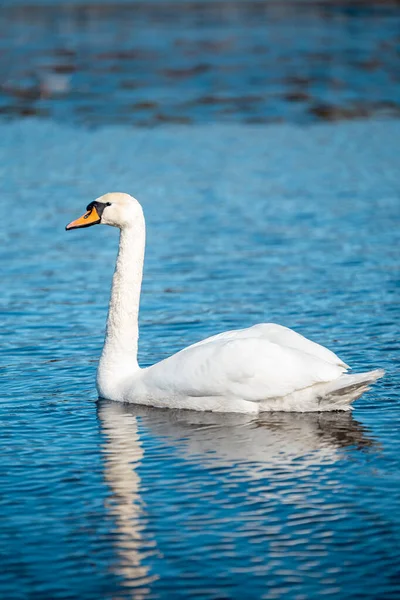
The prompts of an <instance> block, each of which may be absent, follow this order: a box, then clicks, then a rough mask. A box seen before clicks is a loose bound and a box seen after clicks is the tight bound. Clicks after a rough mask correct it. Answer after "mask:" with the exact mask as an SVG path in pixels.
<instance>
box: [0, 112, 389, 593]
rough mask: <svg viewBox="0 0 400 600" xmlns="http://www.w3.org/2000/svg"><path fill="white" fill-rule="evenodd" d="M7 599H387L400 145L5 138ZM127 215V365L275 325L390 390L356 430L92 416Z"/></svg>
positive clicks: (381, 137)
mask: <svg viewBox="0 0 400 600" xmlns="http://www.w3.org/2000/svg"><path fill="white" fill-rule="evenodd" d="M1 132H2V136H1V137H2V142H3V143H2V146H1V156H0V165H1V175H2V176H1V181H2V184H1V187H2V190H1V196H2V200H1V202H2V220H1V228H2V239H3V240H4V244H2V246H1V264H2V284H3V285H2V296H1V319H2V328H1V342H2V343H1V364H2V369H1V375H2V401H1V405H0V419H1V427H2V428H1V431H2V468H1V471H0V489H1V500H0V502H1V526H0V546H1V548H2V570H1V573H0V587H1V590H2V597H4V598H7V599H9V600H11V599H12V600H13V599H14V598H15V599H17V598H18V599H19V598H28V597H29V598H40V599H42V598H51V599H53V600H54V599H58V598H85V599H98V598H110V599H111V598H170V597H174V598H186V597H188V595H190V597H199V598H242V597H250V598H281V597H282V596H284V597H287V598H309V597H317V596H318V597H319V596H321V595H326V596H327V597H335V598H336V597H341V598H359V597H360V593H361V592H360V590H362V597H365V598H371V599H372V598H378V597H379V598H395V597H396V596H397V595H398V592H399V578H398V573H399V566H400V562H399V559H400V556H399V532H400V517H399V515H400V512H399V508H400V507H399V494H398V489H399V457H398V445H399V425H400V417H399V414H400V412H399V408H400V407H399V400H400V398H399V370H398V366H399V341H398V317H399V302H398V300H399V297H398V259H399V254H398V248H399V237H400V236H399V227H398V219H399V177H398V173H399V170H398V169H399V157H400V148H399V146H400V143H399V140H400V135H399V134H400V124H399V122H396V121H382V122H360V123H352V124H347V123H343V124H336V125H315V126H312V127H309V128H307V129H304V128H300V127H295V126H292V125H277V126H271V127H269V128H267V129H265V128H264V127H254V126H244V125H237V126H223V125H214V126H210V127H208V128H207V127H196V126H190V127H187V128H185V127H184V128H181V127H177V126H170V127H165V128H161V129H156V130H153V131H148V130H135V129H131V130H129V129H123V128H118V127H114V128H103V129H101V130H99V131H86V130H82V129H78V128H73V127H70V126H60V125H56V124H52V123H51V122H45V123H43V122H42V123H39V122H36V121H25V122H23V123H12V124H8V125H7V124H3V125H2V126H1ZM113 189H120V190H127V191H129V192H131V193H134V194H136V195H137V196H138V197H139V198H140V200H141V201H142V203H143V206H144V210H145V215H146V218H147V227H148V245H147V255H146V267H145V275H144V284H143V296H142V306H141V315H140V325H141V337H140V363H141V364H142V365H148V364H151V363H152V362H154V361H157V360H160V359H162V358H164V357H165V356H167V355H168V354H170V353H172V352H174V351H176V350H178V349H180V348H182V347H183V346H184V345H187V344H189V343H191V342H195V341H196V340H199V339H200V338H202V337H204V336H207V335H209V334H212V333H216V332H218V331H221V330H224V329H227V328H230V327H241V326H247V325H251V324H253V323H256V322H258V321H262V320H274V321H277V322H280V323H282V324H284V325H288V326H291V327H294V328H296V329H297V330H298V331H300V332H301V333H303V334H306V335H308V336H310V337H311V338H312V339H315V340H316V341H318V342H322V343H324V344H326V345H327V346H328V347H330V348H332V349H333V350H335V351H337V352H338V353H339V355H340V356H341V357H342V358H343V359H344V360H345V361H346V362H348V363H350V364H351V365H352V366H353V368H354V370H355V371H358V370H363V369H367V368H372V367H383V368H385V369H386V370H387V375H386V377H385V378H384V379H383V380H381V381H379V382H378V383H377V385H376V386H374V388H373V390H371V391H370V392H369V393H367V394H366V395H365V396H364V397H363V398H361V399H360V400H358V401H357V402H356V404H355V410H354V412H353V414H340V413H332V414H320V415H319V414H309V415H307V414H275V415H263V416H262V417H261V418H259V419H256V420H254V419H251V418H247V417H243V416H238V415H230V416H229V415H213V414H197V413H190V412H185V411H182V412H176V411H169V410H164V411H162V410H156V409H154V410H149V411H143V409H140V408H135V407H134V406H123V405H115V404H112V403H106V402H104V403H96V392H95V388H94V380H95V370H96V363H97V358H98V356H99V353H100V350H101V345H102V339H103V333H104V322H105V317H106V310H107V302H108V295H109V287H110V279H111V275H112V270H113V266H114V259H115V254H116V247H117V232H116V231H115V230H112V229H111V228H106V227H102V228H101V227H93V228H91V229H87V230H83V231H73V232H65V231H64V226H65V224H66V223H67V222H68V221H69V220H71V219H72V218H74V217H75V216H76V215H79V214H80V213H81V212H82V211H83V210H84V208H85V206H86V204H87V203H88V202H89V201H90V200H92V199H93V198H95V197H96V196H97V195H99V194H100V193H102V192H105V191H108V190H113Z"/></svg>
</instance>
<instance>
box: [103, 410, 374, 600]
mask: <svg viewBox="0 0 400 600" xmlns="http://www.w3.org/2000/svg"><path fill="white" fill-rule="evenodd" d="M98 414H99V419H100V422H101V427H102V431H103V434H104V440H105V441H104V447H103V453H104V471H105V480H106V483H107V485H108V486H109V488H110V490H111V492H112V499H111V501H110V504H109V511H110V513H111V515H112V516H113V518H114V519H115V523H116V528H117V538H116V550H117V556H118V566H117V567H116V569H115V572H116V573H117V574H118V575H120V576H122V578H123V581H124V586H125V588H126V589H129V590H130V593H131V594H132V597H134V598H135V599H140V598H145V597H146V596H147V595H148V593H149V591H150V590H149V588H150V584H151V581H153V579H154V576H153V575H152V573H151V572H150V567H149V566H148V564H149V561H146V563H145V562H144V560H145V559H146V558H148V557H149V556H150V555H151V554H153V555H154V553H156V552H157V549H156V548H155V543H153V545H151V540H149V539H148V535H147V534H145V533H144V529H145V528H146V525H147V522H146V507H145V505H144V501H143V498H142V497H141V489H140V486H141V480H140V477H139V475H138V467H139V466H140V465H141V463H143V461H144V460H146V457H145V455H144V450H143V446H142V442H141V434H140V432H141V431H143V432H145V433H146V436H149V435H150V436H151V437H152V438H154V439H160V440H162V443H163V447H164V448H165V447H167V448H168V447H171V449H172V450H173V455H174V456H180V457H181V458H183V459H184V460H187V461H195V462H196V463H198V464H201V465H203V466H207V465H217V466H223V467H228V468H229V469H230V472H231V473H232V474H233V473H234V472H235V471H238V470H239V469H240V472H241V476H243V477H244V479H247V480H250V479H253V480H254V479H255V478H261V477H263V475H264V472H265V470H268V471H269V476H270V477H271V473H273V469H274V467H279V472H282V467H284V468H285V471H288V472H291V470H293V469H295V468H298V466H299V463H300V464H301V466H302V467H304V468H308V467H310V466H314V467H315V466H316V467H318V466H319V465H324V464H332V463H334V462H336V461H339V460H342V459H343V452H345V451H346V449H347V450H348V451H353V452H354V451H357V450H364V449H368V448H370V447H373V446H374V445H375V442H374V441H373V439H371V438H370V437H369V436H368V433H367V431H366V430H365V428H364V427H363V426H362V425H361V424H360V423H358V422H357V421H356V420H355V419H354V418H353V416H352V414H351V413H349V412H338V413H333V412H329V413H264V414H262V415H260V416H258V417H256V418H254V417H251V415H243V414H242V415H241V414H232V413H231V414H220V413H207V412H203V413H201V412H194V411H179V410H171V409H165V410H162V409H155V408H150V407H143V406H136V405H132V404H121V403H116V402H110V401H100V402H99V404H98ZM139 424H140V429H139V426H138V425H139ZM169 456H170V454H169V452H168V451H167V454H166V457H165V460H169ZM157 460H158V461H161V462H162V460H164V457H158V458H157ZM295 465H296V466H295ZM161 467H162V465H161ZM277 472H278V471H277Z"/></svg>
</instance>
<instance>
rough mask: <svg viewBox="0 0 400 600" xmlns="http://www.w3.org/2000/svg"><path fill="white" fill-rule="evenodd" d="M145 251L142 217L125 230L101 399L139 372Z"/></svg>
mask: <svg viewBox="0 0 400 600" xmlns="http://www.w3.org/2000/svg"><path fill="white" fill-rule="evenodd" d="M144 247H145V223H144V217H142V219H139V220H138V221H137V222H136V223H135V225H134V226H132V227H126V228H124V229H121V234H120V240H119V251H118V257H117V264H116V267H115V272H114V276H113V282H112V289H111V299H110V306H109V309H108V317H107V327H106V336H105V341H104V347H103V352H102V354H101V358H100V363H99V368H98V372H97V385H98V390H99V394H100V395H101V396H105V397H110V395H111V390H110V387H114V385H115V384H117V383H118V382H119V381H121V380H122V379H124V378H125V377H126V376H128V375H131V374H132V373H134V372H135V371H136V370H138V369H139V366H138V362H137V352H138V339H139V325H138V317H139V301H140V288H141V284H142V275H143V260H144Z"/></svg>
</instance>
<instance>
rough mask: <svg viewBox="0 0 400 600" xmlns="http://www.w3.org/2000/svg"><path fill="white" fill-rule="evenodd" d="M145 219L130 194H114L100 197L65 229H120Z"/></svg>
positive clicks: (138, 205)
mask: <svg viewBox="0 0 400 600" xmlns="http://www.w3.org/2000/svg"><path fill="white" fill-rule="evenodd" d="M138 219H143V212H142V207H141V206H140V204H139V202H138V201H137V200H136V199H135V198H133V197H132V196H130V195H129V194H123V193H120V192H113V193H110V194H104V196H100V198H97V199H96V200H94V201H93V202H91V203H90V204H88V206H87V207H86V212H85V214H84V215H82V216H81V217H79V219H76V220H75V221H71V223H68V225H67V226H66V228H65V229H67V230H68V229H80V228H82V227H91V226H92V225H99V224H101V225H112V226H113V227H119V228H120V229H122V228H125V227H129V226H131V225H134V224H135V222H137V221H138Z"/></svg>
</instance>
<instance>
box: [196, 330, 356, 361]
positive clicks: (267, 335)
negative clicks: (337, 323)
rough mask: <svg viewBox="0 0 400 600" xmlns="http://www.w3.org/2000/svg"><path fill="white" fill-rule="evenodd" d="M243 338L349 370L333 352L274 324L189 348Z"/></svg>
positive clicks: (219, 336)
mask: <svg viewBox="0 0 400 600" xmlns="http://www.w3.org/2000/svg"><path fill="white" fill-rule="evenodd" d="M244 338H259V339H263V340H266V341H268V342H273V343H274V344H278V345H279V346H283V347H286V348H294V349H295V350H299V351H301V352H305V353H306V354H310V355H311V356H315V357H317V358H320V359H322V360H324V361H326V362H328V363H332V364H333V365H339V366H341V367H344V368H345V369H349V368H350V367H349V366H348V365H346V363H344V362H343V361H342V360H341V359H340V358H339V357H338V356H336V354H335V353H334V352H332V351H331V350H328V348H325V347H324V346H321V345H320V344H317V343H315V342H312V341H311V340H309V339H307V338H305V337H304V336H303V335H300V333H296V331H293V329H289V327H284V326H283V325H277V324H276V323H259V324H258V325H254V326H253V327H248V328H247V329H236V330H232V331H225V332H224V333H219V334H217V335H214V336H212V337H209V338H206V339H205V340H202V341H201V342H197V343H196V344H193V346H190V348H193V347H194V346H201V345H204V344H208V343H210V342H214V341H216V340H220V341H223V340H237V339H244Z"/></svg>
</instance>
